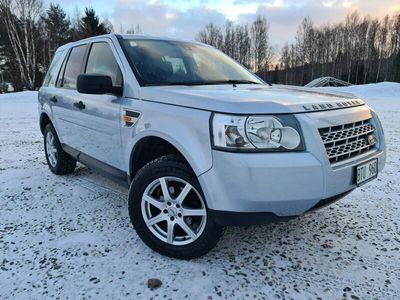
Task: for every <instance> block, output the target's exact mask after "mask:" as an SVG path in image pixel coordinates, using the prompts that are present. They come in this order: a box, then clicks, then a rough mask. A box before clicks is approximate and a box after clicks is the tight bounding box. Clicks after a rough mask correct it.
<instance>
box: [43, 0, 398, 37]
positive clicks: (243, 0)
mask: <svg viewBox="0 0 400 300" xmlns="http://www.w3.org/2000/svg"><path fill="white" fill-rule="evenodd" d="M49 2H55V3H59V4H60V5H61V6H62V7H63V8H64V9H65V10H66V11H67V13H68V14H70V15H71V16H72V15H74V14H75V12H76V11H77V10H80V11H81V12H83V10H84V8H85V7H87V6H91V7H93V8H94V9H95V10H96V12H97V13H98V14H99V15H100V16H101V18H103V19H104V18H108V19H109V20H110V21H111V22H112V24H113V25H114V30H115V31H117V32H118V31H119V29H120V27H121V25H122V26H123V28H125V29H128V28H130V27H131V26H136V24H140V27H141V28H142V31H143V33H146V34H151V35H158V36H173V37H180V38H185V39H194V37H195V36H196V34H197V33H198V32H199V30H201V29H202V28H204V26H205V25H206V24H208V23H210V22H213V23H215V24H217V25H219V26H223V25H224V24H225V22H226V20H228V19H229V20H232V21H235V22H239V23H242V22H246V21H250V22H251V21H252V20H254V19H255V17H256V15H257V14H260V15H263V16H265V17H266V18H267V19H268V21H269V22H270V25H271V28H270V37H271V42H272V43H273V44H274V45H275V44H277V45H282V44H283V43H284V42H286V41H291V40H292V38H293V36H294V34H295V32H296V30H297V26H298V25H299V24H300V22H301V20H302V19H303V18H305V17H307V16H309V17H311V19H312V20H313V21H314V22H315V23H316V24H322V23H328V22H330V23H335V22H338V21H341V20H343V19H344V18H345V16H346V14H348V13H351V12H353V11H354V10H358V11H359V12H360V13H361V14H362V15H370V16H372V17H382V16H384V15H385V14H393V13H396V12H397V13H400V0H323V1H317V0H297V1H295V0H270V1H268V0H193V1H184V0H86V1H79V0H51V1H50V0H46V2H45V3H47V4H48V3H49ZM82 2H84V4H83V3H82Z"/></svg>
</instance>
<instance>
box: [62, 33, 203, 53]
mask: <svg viewBox="0 0 400 300" xmlns="http://www.w3.org/2000/svg"><path fill="white" fill-rule="evenodd" d="M107 37H108V38H118V37H120V38H123V39H133V40H135V39H137V40H144V39H146V40H157V41H174V42H186V43H193V44H199V45H206V44H203V43H200V42H197V41H191V40H184V39H178V38H171V37H158V36H152V35H147V34H115V33H110V34H103V35H97V36H93V37H90V38H86V39H82V40H78V41H75V42H71V43H68V44H65V45H63V46H60V47H59V48H58V49H57V51H60V50H65V49H69V48H71V47H73V46H75V45H79V44H82V43H83V42H92V41H96V40H98V39H100V38H107ZM207 46H208V45H207Z"/></svg>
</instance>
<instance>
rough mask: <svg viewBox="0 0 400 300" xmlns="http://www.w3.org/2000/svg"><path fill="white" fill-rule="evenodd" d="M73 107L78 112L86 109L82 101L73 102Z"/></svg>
mask: <svg viewBox="0 0 400 300" xmlns="http://www.w3.org/2000/svg"><path fill="white" fill-rule="evenodd" d="M74 106H75V107H76V108H78V109H80V110H82V109H85V107H86V105H85V104H84V103H83V102H82V101H79V102H74Z"/></svg>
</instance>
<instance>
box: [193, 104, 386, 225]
mask: <svg viewBox="0 0 400 300" xmlns="http://www.w3.org/2000/svg"><path fill="white" fill-rule="evenodd" d="M367 111H368V113H369V114H371V112H370V111H369V110H368V109H367V108H365V107H363V108H354V109H347V110H346V115H345V117H343V111H342V112H340V113H341V116H340V118H338V119H339V120H338V121H337V122H338V123H340V122H342V123H345V121H344V120H343V119H346V121H347V120H349V119H350V121H351V119H357V118H365V115H366V113H367ZM311 115H312V116H311ZM298 119H299V121H300V124H301V126H302V130H303V135H304V139H305V142H306V147H307V151H305V152H282V153H232V152H223V151H218V150H213V167H212V168H211V169H210V170H209V171H207V172H206V173H204V174H202V175H200V176H199V177H198V179H199V182H200V184H201V186H202V189H203V192H204V196H205V198H206V200H207V204H208V208H209V209H210V212H211V214H213V215H214V218H215V219H216V221H217V222H218V223H220V224H223V223H230V224H233V225H240V224H259V223H260V220H265V221H266V222H267V221H270V220H275V217H277V218H279V217H283V218H286V217H293V216H298V215H301V214H304V213H305V212H307V211H309V210H311V209H312V208H315V207H318V204H319V203H324V201H325V202H326V200H327V199H333V200H337V199H339V198H341V197H343V196H344V195H345V194H347V193H348V192H350V191H352V190H353V189H355V188H356V185H355V168H356V166H357V165H359V164H361V163H363V162H366V161H368V160H371V159H374V158H377V159H378V169H379V172H380V171H382V169H383V167H384V165H385V159H386V155H385V154H386V153H385V144H384V137H383V132H382V130H381V127H380V125H378V124H376V126H375V128H376V133H377V136H378V139H379V141H380V142H379V145H378V147H377V148H376V149H374V150H371V151H369V152H366V153H364V154H362V155H359V156H357V157H355V158H353V159H349V160H347V161H344V162H343V163H341V164H339V165H331V164H330V162H329V160H328V158H327V155H326V152H325V149H324V146H323V143H322V140H321V138H320V136H319V133H318V129H317V128H321V127H324V126H325V125H326V124H324V122H326V121H325V120H326V116H324V115H323V113H322V112H321V113H313V114H304V115H300V116H298ZM328 120H329V124H332V122H333V121H332V120H335V116H334V113H333V116H332V113H331V114H330V115H329V119H328ZM376 122H377V121H376ZM321 200H322V202H321ZM232 213H233V214H232ZM236 213H243V214H242V217H239V216H238V215H237V214H236ZM262 214H264V215H262ZM224 215H225V216H228V217H227V218H224ZM229 218H230V219H231V220H235V219H236V221H237V222H228V221H226V222H224V221H223V220H224V219H225V220H228V219H229ZM223 225H227V224H223Z"/></svg>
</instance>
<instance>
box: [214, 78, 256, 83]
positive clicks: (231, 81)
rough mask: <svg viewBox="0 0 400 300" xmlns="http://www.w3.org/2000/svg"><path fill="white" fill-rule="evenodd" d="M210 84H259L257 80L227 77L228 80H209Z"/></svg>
mask: <svg viewBox="0 0 400 300" xmlns="http://www.w3.org/2000/svg"><path fill="white" fill-rule="evenodd" d="M210 83H211V84H225V83H227V84H261V83H259V82H257V81H252V80H242V79H229V80H216V81H210Z"/></svg>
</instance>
